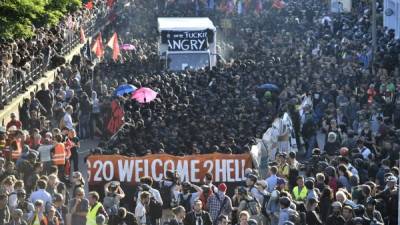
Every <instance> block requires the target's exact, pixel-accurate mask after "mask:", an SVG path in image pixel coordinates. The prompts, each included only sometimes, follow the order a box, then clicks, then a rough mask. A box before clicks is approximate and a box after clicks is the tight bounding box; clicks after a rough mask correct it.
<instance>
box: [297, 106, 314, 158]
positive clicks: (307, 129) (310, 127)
mask: <svg viewBox="0 0 400 225" xmlns="http://www.w3.org/2000/svg"><path fill="white" fill-rule="evenodd" d="M301 121H302V129H301V135H302V136H303V138H304V142H305V143H306V159H308V158H311V153H312V149H313V148H314V146H315V145H316V143H317V139H316V138H317V137H316V134H317V133H316V132H317V129H316V126H315V123H314V118H313V114H312V109H311V106H310V105H306V106H305V107H304V114H303V115H302V118H301Z"/></svg>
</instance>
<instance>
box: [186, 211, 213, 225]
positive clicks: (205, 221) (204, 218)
mask: <svg viewBox="0 0 400 225" xmlns="http://www.w3.org/2000/svg"><path fill="white" fill-rule="evenodd" d="M196 221H198V222H199V223H196ZM183 223H184V225H212V222H211V216H210V214H209V213H208V212H206V211H201V212H200V213H196V212H195V211H191V212H190V213H188V214H187V215H186V217H185V219H184V220H183Z"/></svg>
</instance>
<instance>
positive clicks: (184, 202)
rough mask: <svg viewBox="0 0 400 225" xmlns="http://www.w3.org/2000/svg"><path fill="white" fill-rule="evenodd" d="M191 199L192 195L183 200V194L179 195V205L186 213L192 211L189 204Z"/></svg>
mask: <svg viewBox="0 0 400 225" xmlns="http://www.w3.org/2000/svg"><path fill="white" fill-rule="evenodd" d="M191 199H192V193H190V194H189V195H188V197H187V198H186V199H184V198H183V194H182V193H180V194H179V205H180V206H183V208H185V210H186V212H190V211H192V206H191V204H190V200H191Z"/></svg>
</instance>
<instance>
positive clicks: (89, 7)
mask: <svg viewBox="0 0 400 225" xmlns="http://www.w3.org/2000/svg"><path fill="white" fill-rule="evenodd" d="M85 7H86V8H87V9H89V10H91V9H93V1H89V2H88V3H86V4H85Z"/></svg>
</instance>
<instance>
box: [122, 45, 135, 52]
mask: <svg viewBox="0 0 400 225" xmlns="http://www.w3.org/2000/svg"><path fill="white" fill-rule="evenodd" d="M121 49H122V50H125V51H133V50H136V47H135V46H134V45H132V44H123V45H121Z"/></svg>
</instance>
